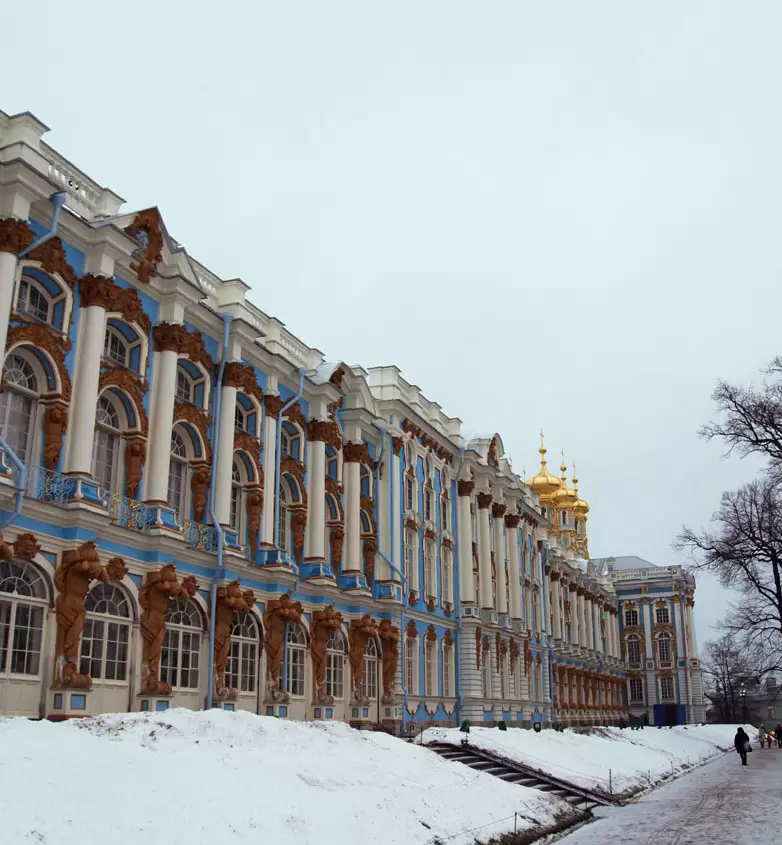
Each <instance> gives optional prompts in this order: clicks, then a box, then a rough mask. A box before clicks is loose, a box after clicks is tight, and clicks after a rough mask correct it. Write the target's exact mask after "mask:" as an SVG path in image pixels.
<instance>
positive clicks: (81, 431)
mask: <svg viewBox="0 0 782 845" xmlns="http://www.w3.org/2000/svg"><path fill="white" fill-rule="evenodd" d="M83 293H84V291H83V289H82V295H83ZM105 335H106V309H105V308H102V307H101V306H99V305H90V306H88V307H86V308H82V309H81V312H80V314H79V338H78V341H77V344H76V358H75V364H74V369H73V399H72V401H71V412H70V415H69V417H68V447H67V457H66V461H65V472H67V473H80V474H83V475H89V474H90V472H91V470H92V445H93V440H94V437H95V409H96V407H97V404H98V381H99V379H100V362H101V356H102V355H103V341H104V338H105ZM169 437H170V435H169ZM147 466H150V461H149V460H148V461H147ZM147 472H148V470H147Z"/></svg>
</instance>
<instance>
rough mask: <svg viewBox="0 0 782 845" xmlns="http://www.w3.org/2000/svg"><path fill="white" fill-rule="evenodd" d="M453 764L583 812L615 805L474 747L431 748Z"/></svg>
mask: <svg viewBox="0 0 782 845" xmlns="http://www.w3.org/2000/svg"><path fill="white" fill-rule="evenodd" d="M427 747H428V748H429V749H431V750H432V751H434V752H435V753H436V754H439V755H440V756H441V757H443V758H444V759H446V760H449V761H450V762H452V763H461V764H462V765H464V766H469V767H470V768H471V769H476V770H477V771H482V772H486V774H489V775H494V777H497V778H500V780H504V781H507V782H508V783H518V784H520V785H521V786H529V787H532V788H533V789H539V790H541V791H542V792H550V793H552V794H553V795H558V796H559V797H560V798H563V799H564V800H565V801H567V802H568V803H570V804H572V805H573V806H574V807H577V808H578V809H579V810H592V809H594V808H595V807H597V806H598V805H606V804H611V803H613V802H612V800H611V798H610V797H609V796H607V795H602V794H600V793H599V792H593V791H591V790H588V789H584V788H583V787H580V786H575V785H574V784H572V783H567V782H566V781H563V780H561V779H559V778H556V777H554V776H553V775H549V774H547V773H546V772H541V771H538V770H537V769H532V768H530V767H528V766H525V765H523V764H522V763H517V762H511V761H510V760H505V759H503V758H502V757H500V756H498V755H495V754H492V753H491V752H490V751H485V750H484V749H482V748H476V747H475V746H473V745H462V746H458V745H449V744H448V743H444V742H434V743H431V744H430V745H428V746H427Z"/></svg>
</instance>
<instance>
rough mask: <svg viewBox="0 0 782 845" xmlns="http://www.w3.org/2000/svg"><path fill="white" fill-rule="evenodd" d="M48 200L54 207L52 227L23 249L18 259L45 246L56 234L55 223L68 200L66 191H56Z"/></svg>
mask: <svg viewBox="0 0 782 845" xmlns="http://www.w3.org/2000/svg"><path fill="white" fill-rule="evenodd" d="M49 199H50V200H51V201H52V205H53V206H54V211H53V212H52V225H51V226H50V227H49V231H48V232H46V234H44V235H41V236H40V237H39V238H36V239H35V240H34V241H33V242H32V243H31V244H30V246H28V247H26V248H25V249H23V250H22V251H21V252H20V253H19V258H24V257H25V255H27V253H28V252H31V251H32V250H34V249H37V248H38V247H39V246H41V244H45V243H46V241H49V240H51V239H52V238H53V237H54V236H55V235H56V234H57V223H58V221H59V219H60V212H61V211H62V207H63V206H64V205H65V201H66V200H67V199H68V194H67V192H66V191H57V193H56V194H52V195H51V196H50V197H49Z"/></svg>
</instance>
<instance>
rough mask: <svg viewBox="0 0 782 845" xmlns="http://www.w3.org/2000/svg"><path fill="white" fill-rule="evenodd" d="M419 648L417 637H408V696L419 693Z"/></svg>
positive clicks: (406, 672) (406, 667)
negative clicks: (417, 654)
mask: <svg viewBox="0 0 782 845" xmlns="http://www.w3.org/2000/svg"><path fill="white" fill-rule="evenodd" d="M417 647H418V639H417V638H416V637H407V639H406V640H405V686H406V687H407V694H408V695H416V694H417V692H418V683H417V681H418V679H417V678H416V672H415V653H416V649H417Z"/></svg>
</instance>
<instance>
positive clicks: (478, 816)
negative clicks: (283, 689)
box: [0, 710, 572, 845]
mask: <svg viewBox="0 0 782 845" xmlns="http://www.w3.org/2000/svg"><path fill="white" fill-rule="evenodd" d="M570 812H572V810H571V808H570V807H569V805H567V804H566V803H565V802H563V801H561V800H560V799H558V798H555V797H554V796H551V795H547V794H545V793H541V792H539V791H537V790H534V789H526V788H524V787H519V786H516V785H512V784H507V783H504V782H502V781H500V780H498V779H497V778H495V777H493V776H491V775H487V774H484V773H482V772H475V771H473V770H471V769H469V768H468V767H466V766H461V765H455V764H454V763H448V762H446V761H445V760H442V759H441V758H439V757H438V756H437V755H435V754H433V753H432V752H431V751H428V750H427V749H425V748H421V747H417V746H415V745H411V744H408V743H405V742H402V741H401V740H397V739H394V738H392V737H389V736H386V735H384V734H378V733H368V732H358V731H354V730H351V729H350V728H348V727H347V726H345V725H342V724H335V723H330V724H324V723H297V722H286V721H282V720H276V719H272V718H266V717H263V716H254V715H251V714H249V713H241V712H240V713H227V712H225V711H222V710H215V711H212V712H208V713H196V712H192V711H189V710H170V711H168V712H166V713H156V714H140V713H138V714H128V715H126V714H122V715H114V716H103V717H96V718H94V719H84V720H78V721H76V720H74V721H69V722H64V723H59V724H53V723H51V722H31V721H28V720H26V719H5V720H0V843H3V845H5V843H8V845H22V843H28V842H29V843H44V845H77V843H78V845H85V844H87V845H91V843H99V842H110V843H111V845H131V844H132V845H136V843H139V842H149V843H161V842H165V843H166V845H180V843H182V845H185V843H186V845H201V843H204V845H206V843H208V845H233V843H236V845H240V843H243V842H244V843H250V842H252V843H254V845H258V843H263V842H275V843H278V845H288V843H291V845H293V843H296V845H310V843H311V845H315V844H316V843H317V845H366V843H367V842H374V841H382V842H383V843H384V845H428V843H433V842H434V840H435V838H439V839H442V840H447V842H448V845H468V843H472V842H474V841H475V839H476V838H479V839H481V840H486V839H489V838H491V837H492V836H496V835H498V834H501V833H505V832H507V831H509V830H513V828H514V813H518V814H520V815H519V817H518V818H517V819H516V824H517V825H518V829H519V830H521V829H524V828H527V827H531V826H535V825H539V824H542V825H548V824H550V823H552V822H553V821H554V817H555V815H556V814H558V813H570ZM465 831H472V832H469V833H465Z"/></svg>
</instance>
